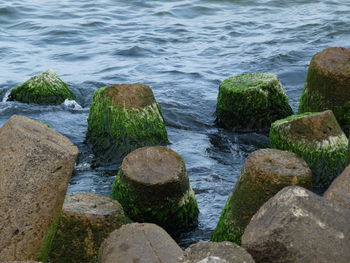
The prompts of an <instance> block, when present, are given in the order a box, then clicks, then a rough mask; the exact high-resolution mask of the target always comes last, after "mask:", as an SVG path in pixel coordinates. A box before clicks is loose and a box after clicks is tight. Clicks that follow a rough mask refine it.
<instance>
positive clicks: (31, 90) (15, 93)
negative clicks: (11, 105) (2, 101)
mask: <svg viewBox="0 0 350 263" xmlns="http://www.w3.org/2000/svg"><path fill="white" fill-rule="evenodd" d="M66 99H70V100H73V99H75V96H74V94H73V92H72V91H70V90H69V88H68V85H67V84H66V83H65V82H63V81H62V80H61V79H60V77H59V76H58V75H57V74H56V73H55V72H53V71H52V70H48V71H45V72H43V73H41V74H39V75H37V76H34V77H31V78H30V79H29V80H27V81H26V82H24V83H23V84H21V85H20V86H18V87H17V88H15V89H13V90H11V93H10V95H9V97H8V100H9V101H19V102H24V103H36V104H54V105H55V104H61V103H63V102H64V101H65V100H66Z"/></svg>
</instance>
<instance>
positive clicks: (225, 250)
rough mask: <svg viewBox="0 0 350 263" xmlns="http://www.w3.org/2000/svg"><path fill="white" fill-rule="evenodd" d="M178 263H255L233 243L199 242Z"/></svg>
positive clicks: (244, 251)
mask: <svg viewBox="0 0 350 263" xmlns="http://www.w3.org/2000/svg"><path fill="white" fill-rule="evenodd" d="M177 263H254V260H253V258H252V256H251V255H249V253H248V252H247V251H246V250H245V249H244V248H242V247H240V246H238V245H236V244H234V243H231V242H227V241H226V242H198V243H196V244H194V245H191V246H190V247H189V248H188V249H186V251H185V253H184V255H183V256H182V257H180V258H179V260H178V262H177Z"/></svg>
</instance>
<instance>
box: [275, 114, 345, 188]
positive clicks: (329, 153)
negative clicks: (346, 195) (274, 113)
mask: <svg viewBox="0 0 350 263" xmlns="http://www.w3.org/2000/svg"><path fill="white" fill-rule="evenodd" d="M270 146H271V147H273V148H277V149H281V150H286V151H291V152H294V153H296V154H298V155H299V156H300V157H302V158H303V159H304V160H305V161H306V162H307V164H308V165H309V167H310V169H311V170H312V173H313V190H314V191H315V192H317V193H323V192H324V191H325V190H326V189H327V188H328V186H329V185H330V184H331V182H332V181H333V179H334V178H335V177H336V176H338V175H339V174H340V173H341V172H342V171H343V170H344V168H345V167H346V165H347V162H348V139H347V138H346V136H345V134H344V133H343V131H342V130H341V128H340V126H339V124H338V122H337V120H336V119H335V117H334V115H333V113H332V111H330V110H327V111H324V112H321V113H304V114H300V115H294V116H291V117H288V118H286V119H283V120H279V121H276V122H274V123H273V124H272V126H271V129H270Z"/></svg>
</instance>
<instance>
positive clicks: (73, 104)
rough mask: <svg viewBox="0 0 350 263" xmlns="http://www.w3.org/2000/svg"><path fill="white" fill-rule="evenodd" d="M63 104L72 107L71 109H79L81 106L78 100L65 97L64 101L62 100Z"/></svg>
mask: <svg viewBox="0 0 350 263" xmlns="http://www.w3.org/2000/svg"><path fill="white" fill-rule="evenodd" d="M63 104H64V106H66V107H67V108H72V109H76V110H81V109H82V107H81V106H80V105H79V103H78V102H76V101H75V100H69V99H66V100H65V101H64V102H63Z"/></svg>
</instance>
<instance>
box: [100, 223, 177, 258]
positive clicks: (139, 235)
mask: <svg viewBox="0 0 350 263" xmlns="http://www.w3.org/2000/svg"><path fill="white" fill-rule="evenodd" d="M182 253H183V252H182V250H181V248H180V247H179V246H178V245H177V244H176V242H175V241H174V240H173V239H172V238H171V237H170V236H169V235H168V234H167V233H166V232H165V231H164V230H163V229H162V228H160V227H159V226H157V225H154V224H139V223H133V224H128V225H124V226H122V227H121V228H120V229H118V230H115V231H114V232H112V233H111V234H110V235H109V237H108V238H107V239H106V240H105V241H104V242H103V243H102V245H101V248H100V253H99V262H100V263H136V262H137V263H176V262H177V258H178V257H180V256H182Z"/></svg>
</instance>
